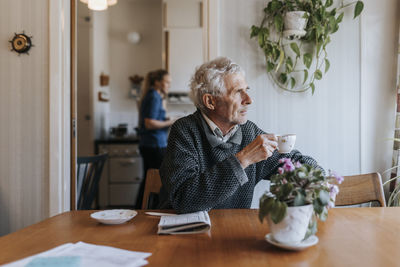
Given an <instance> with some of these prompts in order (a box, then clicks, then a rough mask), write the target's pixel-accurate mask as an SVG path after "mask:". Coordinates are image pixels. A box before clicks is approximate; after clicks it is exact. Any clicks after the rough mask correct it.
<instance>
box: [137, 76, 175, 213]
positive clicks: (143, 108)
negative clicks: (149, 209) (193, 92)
mask: <svg viewBox="0 0 400 267" xmlns="http://www.w3.org/2000/svg"><path fill="white" fill-rule="evenodd" d="M170 84H171V77H170V75H169V74H168V72H167V71H166V70H163V69H160V70H156V71H152V72H149V73H148V74H147V76H146V81H145V86H144V90H143V93H142V97H141V99H140V102H139V111H140V112H139V129H140V130H139V136H140V140H139V149H140V154H141V155H142V157H143V163H144V164H143V165H144V179H143V181H142V183H141V185H140V189H139V194H138V199H137V202H136V203H137V204H136V208H138V209H140V208H141V206H142V199H143V193H144V185H145V183H146V173H147V170H148V169H151V168H154V169H159V168H160V165H161V162H162V160H163V158H164V154H165V150H166V148H167V137H168V128H169V126H171V125H172V124H173V123H174V122H175V120H173V119H169V118H167V117H166V111H165V108H164V104H163V103H164V101H163V99H164V98H165V97H167V94H168V89H169V88H170Z"/></svg>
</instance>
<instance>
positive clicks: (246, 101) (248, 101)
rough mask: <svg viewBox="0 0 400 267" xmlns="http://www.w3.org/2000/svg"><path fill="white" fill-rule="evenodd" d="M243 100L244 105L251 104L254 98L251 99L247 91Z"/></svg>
mask: <svg viewBox="0 0 400 267" xmlns="http://www.w3.org/2000/svg"><path fill="white" fill-rule="evenodd" d="M242 102H243V104H244V105H250V104H251V103H253V100H252V99H251V97H250V96H249V94H248V93H247V92H245V93H244V97H243V101H242Z"/></svg>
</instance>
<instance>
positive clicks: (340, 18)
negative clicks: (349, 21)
mask: <svg viewBox="0 0 400 267" xmlns="http://www.w3.org/2000/svg"><path fill="white" fill-rule="evenodd" d="M343 16H344V12H342V13H340V15H339V16H338V17H337V18H336V23H340V22H342V20H343Z"/></svg>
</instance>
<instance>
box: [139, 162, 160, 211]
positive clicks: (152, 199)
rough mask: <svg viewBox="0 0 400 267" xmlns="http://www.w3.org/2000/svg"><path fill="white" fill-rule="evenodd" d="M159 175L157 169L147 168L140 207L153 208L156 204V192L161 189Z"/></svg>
mask: <svg viewBox="0 0 400 267" xmlns="http://www.w3.org/2000/svg"><path fill="white" fill-rule="evenodd" d="M161 185H162V184H161V177H160V173H159V171H158V169H148V170H147V173H146V183H145V185H144V193H143V201H142V209H154V208H156V207H155V206H156V205H157V204H158V194H159V193H160V189H161ZM156 202H157V203H156Z"/></svg>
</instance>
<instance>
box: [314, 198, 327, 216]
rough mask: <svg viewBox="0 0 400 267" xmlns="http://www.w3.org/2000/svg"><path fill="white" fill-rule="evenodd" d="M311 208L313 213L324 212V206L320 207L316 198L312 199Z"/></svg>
mask: <svg viewBox="0 0 400 267" xmlns="http://www.w3.org/2000/svg"><path fill="white" fill-rule="evenodd" d="M313 206H314V211H315V212H316V213H317V214H321V213H322V212H323V211H324V206H323V205H321V203H320V202H319V200H318V198H316V199H314V201H313Z"/></svg>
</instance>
